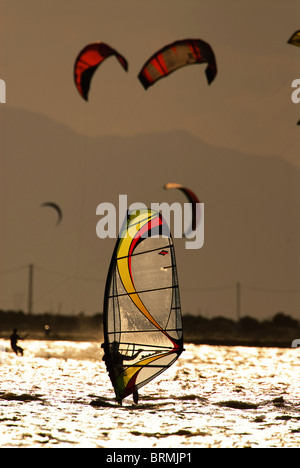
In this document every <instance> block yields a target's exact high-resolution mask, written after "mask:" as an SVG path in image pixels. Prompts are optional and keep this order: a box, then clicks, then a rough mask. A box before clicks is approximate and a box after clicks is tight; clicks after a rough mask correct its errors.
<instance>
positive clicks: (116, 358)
mask: <svg viewBox="0 0 300 468" xmlns="http://www.w3.org/2000/svg"><path fill="white" fill-rule="evenodd" d="M110 346H111V354H110V356H108V355H107V354H106V353H105V354H104V356H103V358H102V360H103V361H104V362H105V364H106V368H107V370H108V373H109V376H110V378H111V380H112V382H115V380H116V377H117V375H115V370H114V369H115V368H116V367H117V368H118V369H119V370H118V373H119V374H121V373H122V372H123V371H124V361H133V360H134V359H136V358H137V357H138V355H139V354H140V353H141V352H142V351H143V350H142V349H139V350H138V351H137V352H136V353H134V354H133V355H131V356H126V355H125V354H122V353H120V344H119V343H118V342H117V341H113V342H112V343H111V345H110ZM101 347H102V348H104V343H103V344H102V345H101ZM133 401H134V403H135V404H136V405H137V404H138V401H139V394H138V391H137V390H135V391H134V392H133ZM119 403H120V404H122V401H119Z"/></svg>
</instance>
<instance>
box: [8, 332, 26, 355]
mask: <svg viewBox="0 0 300 468" xmlns="http://www.w3.org/2000/svg"><path fill="white" fill-rule="evenodd" d="M21 339H22V338H20V336H19V335H18V333H17V329H16V328H14V329H13V333H12V335H10V345H11V348H12V350H13V351H14V352H15V353H16V355H17V356H18V355H19V353H20V355H21V356H23V354H24V350H23V348H21V347H20V346H18V340H21Z"/></svg>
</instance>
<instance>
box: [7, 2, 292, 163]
mask: <svg viewBox="0 0 300 468" xmlns="http://www.w3.org/2000/svg"><path fill="white" fill-rule="evenodd" d="M0 8H1V11H0V13H1V33H0V34H1V36H0V37H1V48H0V54H1V55H0V60H1V62H0V63H1V69H0V78H2V79H4V80H5V81H6V84H7V103H8V105H10V106H14V107H20V108H25V109H31V110H34V111H36V112H39V113H41V114H43V115H48V116H50V117H52V118H53V119H55V120H56V121H59V122H61V123H64V124H65V125H67V126H69V127H72V128H74V129H76V130H77V131H79V132H81V133H88V134H92V135H101V134H107V133H109V134H123V135H124V134H125V135H126V134H136V133H139V132H148V131H152V130H154V131H160V132H162V131H165V130H170V129H174V128H175V129H187V130H188V131H190V132H193V133H195V134H196V135H198V136H200V137H201V139H203V140H205V141H207V142H209V143H213V144H214V145H218V146H226V147H228V148H237V149H241V150H243V151H246V152H252V153H257V154H261V155H265V154H276V155H279V156H281V157H284V158H287V159H289V160H290V161H293V162H295V163H296V162H298V161H297V159H298V143H299V127H298V128H297V126H296V122H297V120H298V118H299V116H300V104H299V105H298V106H297V105H295V104H293V103H292V101H291V92H292V89H291V83H292V81H293V80H294V79H295V78H299V76H298V75H299V73H300V70H299V63H300V57H299V55H300V50H299V48H298V47H294V46H291V45H288V44H287V40H288V38H289V37H290V36H291V34H292V33H293V32H294V31H295V30H296V29H299V24H300V23H299V16H300V5H299V1H298V0H263V1H261V0H253V1H251V2H249V1H246V0H227V1H226V2H225V1H222V0H184V1H183V0H152V1H151V2H146V1H140V0H126V1H124V0H106V1H104V0H86V1H85V2H82V1H78V0H53V1H51V2H48V1H42V0H29V1H26V2H24V1H23V0H15V1H13V2H12V1H10V0H1V1H0ZM187 37H191V38H201V39H204V40H205V41H207V42H209V43H210V44H211V46H212V47H213V49H214V51H215V55H216V59H217V65H218V70H219V71H218V76H217V78H216V80H215V82H214V83H213V84H212V85H211V86H210V87H208V86H207V83H206V78H205V75H204V66H195V67H187V68H185V69H183V70H180V71H178V72H177V73H174V74H173V75H172V76H170V77H169V78H168V79H166V80H161V81H160V82H159V83H158V84H157V86H153V87H152V88H150V89H149V90H147V91H145V90H144V89H143V88H142V86H141V84H140V82H139V81H138V79H137V75H138V73H139V71H140V69H141V67H142V65H143V63H144V62H145V61H146V59H147V58H148V57H149V56H150V55H152V54H153V53H154V52H155V51H156V50H158V49H159V48H161V47H162V46H164V45H166V44H168V43H170V42H172V41H174V40H176V39H181V38H187ZM93 41H104V42H107V43H108V44H110V45H111V46H112V47H114V48H116V49H117V50H118V51H119V52H120V53H121V54H123V55H124V56H125V57H126V58H127V60H128V63H129V72H128V73H125V72H124V71H123V69H122V68H121V67H120V65H119V64H118V63H117V61H116V60H115V59H114V58H110V59H109V60H108V61H107V62H106V63H105V64H103V66H102V67H101V70H100V69H99V70H98V73H97V74H96V75H95V76H94V78H93V83H92V89H91V92H90V102H89V103H88V104H87V103H86V102H84V101H83V100H82V99H80V98H79V95H77V91H76V90H75V87H74V85H73V63H74V60H75V58H76V56H77V54H78V52H79V51H80V50H81V49H82V48H83V47H84V46H85V45H86V44H88V43H90V42H93Z"/></svg>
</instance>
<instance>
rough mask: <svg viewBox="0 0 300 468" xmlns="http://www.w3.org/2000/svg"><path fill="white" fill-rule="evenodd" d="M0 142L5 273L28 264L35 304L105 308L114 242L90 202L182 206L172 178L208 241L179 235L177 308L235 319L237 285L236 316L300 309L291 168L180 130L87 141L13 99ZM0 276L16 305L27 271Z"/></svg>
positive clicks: (10, 303) (296, 199) (0, 119)
mask: <svg viewBox="0 0 300 468" xmlns="http://www.w3.org/2000/svg"><path fill="white" fill-rule="evenodd" d="M0 142H1V143H0V156H1V202H0V203H1V204H0V210H1V212H0V213H1V227H0V239H1V257H0V258H1V265H2V267H1V270H3V271H4V270H8V269H10V268H15V267H16V269H17V267H18V266H19V265H20V266H22V265H25V266H26V265H27V264H29V263H33V264H34V265H35V279H34V310H35V311H36V312H42V311H44V310H50V311H51V310H54V311H57V309H58V308H59V309H60V310H61V309H62V311H63V312H64V313H77V312H79V311H85V312H86V313H95V312H97V311H101V310H102V300H103V292H104V285H105V279H106V274H107V270H108V266H109V261H110V257H111V254H112V250H113V246H114V243H115V240H114V239H99V238H98V237H97V236H96V224H97V221H98V219H99V217H97V216H96V207H97V206H98V204H100V203H103V202H110V203H113V204H114V205H115V206H116V208H117V209H118V200H119V198H118V197H119V195H120V194H126V195H127V196H128V204H130V203H133V202H136V201H139V202H143V203H145V204H147V205H149V204H150V203H152V202H164V201H166V202H168V203H173V202H179V203H184V202H186V200H185V198H184V196H183V194H181V193H180V192H179V191H176V190H169V191H165V190H164V189H163V186H164V184H165V183H166V182H178V183H181V184H183V185H186V186H188V187H190V188H191V189H192V190H193V191H194V192H196V193H197V195H198V197H199V198H200V200H201V201H202V202H204V204H205V242H204V246H203V248H202V249H200V250H187V249H185V239H175V248H176V253H177V264H178V265H177V266H178V272H179V282H180V287H181V299H182V306H183V312H184V313H185V312H189V313H194V314H195V313H198V314H203V315H206V316H210V317H211V316H214V315H227V316H229V317H235V314H236V287H235V285H236V283H237V282H240V283H241V294H242V295H241V313H242V314H244V315H250V316H254V317H257V318H260V319H261V318H264V317H268V316H270V315H274V314H275V313H276V312H278V311H279V310H282V311H284V312H286V313H288V314H290V315H294V316H296V317H297V316H298V318H299V312H298V311H299V307H298V303H299V299H300V293H298V290H297V288H298V285H299V284H300V281H299V280H300V274H299V270H300V269H299V266H300V265H299V253H300V252H299V250H300V249H299V239H300V221H299V212H300V170H299V168H298V167H296V166H293V165H292V164H290V163H288V162H286V161H284V160H282V159H280V158H278V157H272V156H256V155H253V154H250V153H249V154H247V153H241V152H238V151H234V150H231V149H230V148H221V147H218V146H217V144H216V145H215V146H212V145H208V144H206V143H205V142H204V141H202V140H200V139H199V138H197V137H195V136H193V135H192V134H189V133H187V132H185V131H180V130H178V131H172V132H166V133H151V134H150V133H149V134H137V135H134V136H128V137H123V136H118V135H115V136H114V135H110V136H105V137H103V136H101V137H98V138H94V137H90V136H86V135H84V134H79V133H76V132H75V131H73V130H72V129H70V128H68V127H67V126H64V125H62V124H60V123H57V122H55V121H53V120H51V119H50V118H48V117H46V116H43V115H39V114H36V113H33V112H30V111H27V110H24V109H17V108H10V107H9V106H8V105H5V106H1V109H0ZM45 200H51V201H53V202H56V203H58V204H59V205H60V206H61V208H62V210H63V213H64V219H63V222H62V223H61V225H60V226H56V225H55V214H54V215H53V216H54V217H53V218H52V217H51V215H52V213H49V211H48V210H41V209H40V204H41V203H42V202H43V201H45ZM117 214H118V212H117ZM97 279H98V281H97ZM1 283H2V287H1V297H0V308H2V309H7V308H14V307H15V306H16V303H17V302H18V299H17V298H18V297H19V305H20V307H24V308H25V309H26V295H27V272H26V268H25V270H20V271H19V272H18V271H16V273H14V274H13V273H12V274H7V275H3V276H2V277H1ZM299 291H300V290H299Z"/></svg>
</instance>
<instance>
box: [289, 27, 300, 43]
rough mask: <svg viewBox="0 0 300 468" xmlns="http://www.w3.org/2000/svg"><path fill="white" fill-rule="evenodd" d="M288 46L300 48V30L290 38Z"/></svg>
mask: <svg viewBox="0 0 300 468" xmlns="http://www.w3.org/2000/svg"><path fill="white" fill-rule="evenodd" d="M288 44H292V45H295V46H298V47H300V29H299V31H296V32H294V34H293V35H292V36H291V37H290V38H289V40H288Z"/></svg>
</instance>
